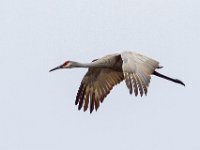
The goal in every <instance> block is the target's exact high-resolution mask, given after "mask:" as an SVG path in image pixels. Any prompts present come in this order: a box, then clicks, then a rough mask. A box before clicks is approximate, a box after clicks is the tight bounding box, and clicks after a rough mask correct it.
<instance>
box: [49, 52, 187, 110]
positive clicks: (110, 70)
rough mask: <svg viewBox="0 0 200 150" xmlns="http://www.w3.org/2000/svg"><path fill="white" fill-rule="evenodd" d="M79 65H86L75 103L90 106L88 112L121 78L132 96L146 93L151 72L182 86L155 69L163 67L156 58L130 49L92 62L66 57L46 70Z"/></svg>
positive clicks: (84, 107) (85, 107)
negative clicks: (62, 61)
mask: <svg viewBox="0 0 200 150" xmlns="http://www.w3.org/2000/svg"><path fill="white" fill-rule="evenodd" d="M78 67H79V68H88V71H87V73H86V74H85V76H84V77H83V79H82V81H81V85H80V87H79V90H78V93H77V95H76V100H75V104H76V105H78V110H81V109H82V108H83V110H84V111H86V110H87V109H88V106H89V109H90V113H92V112H93V110H94V108H95V110H96V111H97V109H98V108H99V106H100V103H102V102H103V100H104V98H105V97H106V96H107V95H108V94H109V93H110V91H111V90H112V88H113V87H114V86H115V85H117V84H118V83H120V82H121V81H123V80H125V83H126V86H127V87H128V89H129V92H130V94H132V93H133V92H134V94H135V96H137V95H138V94H140V95H141V96H142V95H143V94H145V95H147V90H148V86H149V83H150V79H151V75H155V76H157V77H161V78H163V79H166V80H169V81H172V82H175V83H178V84H181V85H183V86H185V84H184V83H183V82H182V81H181V80H179V79H173V78H171V77H168V76H165V75H163V74H161V73H158V72H157V71H156V69H160V68H162V66H160V65H159V62H158V61H156V60H154V59H151V58H149V57H146V56H144V55H141V54H139V53H136V52H130V51H125V52H122V53H119V54H110V55H106V56H104V57H102V58H100V59H95V60H93V61H92V62H91V63H79V62H75V61H65V62H64V63H63V64H62V65H59V66H58V67H55V68H53V69H51V70H50V71H49V72H51V71H54V70H57V69H67V68H78Z"/></svg>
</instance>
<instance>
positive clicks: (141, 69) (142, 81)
mask: <svg viewBox="0 0 200 150" xmlns="http://www.w3.org/2000/svg"><path fill="white" fill-rule="evenodd" d="M121 58H122V61H123V64H122V70H123V73H124V79H125V82H126V85H127V87H128V89H129V92H130V94H132V91H133V89H134V93H135V96H137V95H138V89H139V92H140V95H141V96H142V95H143V93H145V95H146V94H147V88H148V86H149V83H150V79H151V76H150V75H151V74H152V73H153V72H154V70H155V69H156V68H159V62H157V61H156V60H153V59H151V58H148V57H146V56H143V55H141V54H138V53H135V52H123V53H122V54H121Z"/></svg>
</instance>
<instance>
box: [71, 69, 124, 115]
mask: <svg viewBox="0 0 200 150" xmlns="http://www.w3.org/2000/svg"><path fill="white" fill-rule="evenodd" d="M123 79H124V75H123V73H122V72H120V71H116V70H112V69H108V68H89V69H88V72H87V73H86V74H85V76H84V77H83V80H82V82H81V85H80V87H79V90H78V93H77V96H76V101H75V104H76V105H78V109H79V110H80V109H81V108H82V107H83V110H84V111H86V110H87V109H88V105H90V106H89V108H90V113H92V112H93V110H94V108H95V110H96V111H97V110H98V108H99V107H100V103H102V102H103V100H104V98H105V97H106V96H107V95H108V94H109V93H110V91H111V90H112V88H113V87H114V86H115V85H116V84H118V83H120V82H121V81H122V80H123Z"/></svg>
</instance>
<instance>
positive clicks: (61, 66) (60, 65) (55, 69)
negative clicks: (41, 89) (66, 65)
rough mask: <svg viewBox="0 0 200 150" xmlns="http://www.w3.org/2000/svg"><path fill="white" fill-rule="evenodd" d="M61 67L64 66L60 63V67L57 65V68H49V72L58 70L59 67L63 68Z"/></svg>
mask: <svg viewBox="0 0 200 150" xmlns="http://www.w3.org/2000/svg"><path fill="white" fill-rule="evenodd" d="M61 68H63V65H60V66H58V67H55V68H53V69H51V70H49V72H51V71H54V70H58V69H61Z"/></svg>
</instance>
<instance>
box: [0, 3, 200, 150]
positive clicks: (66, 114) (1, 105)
mask: <svg viewBox="0 0 200 150" xmlns="http://www.w3.org/2000/svg"><path fill="white" fill-rule="evenodd" d="M199 8H200V2H199V1H197V0H151V1H150V0H104V1H103V0H71V1H70V0H56V1H54V0H34V1H28V0H17V1H16V0H4V1H3V0H1V1H0V76H1V78H0V91H1V94H0V149H2V150H36V149H37V150H44V149H48V150H55V149H59V150H66V149H87V150H94V149H95V150H102V149H115V150H122V149H125V150H133V149H136V150H177V149H181V150H189V149H190V150H199V149H200V109H199V108H200V96H199V91H200V89H199V83H200V78H199V77H200V68H199V64H200V61H199V55H200V9H199ZM124 50H132V51H137V52H140V53H142V54H145V55H147V56H149V57H152V58H154V59H156V60H158V61H159V62H160V63H161V65H163V66H164V68H163V69H162V70H160V72H161V73H163V74H166V75H169V76H172V77H176V78H179V79H181V80H183V81H184V82H185V84H186V87H183V86H180V85H177V84H174V83H172V82H168V81H166V80H162V79H159V78H156V77H152V80H151V84H150V88H149V93H148V96H146V97H142V98H140V97H137V98H136V97H134V96H133V95H132V96H130V95H129V92H128V89H127V88H126V86H125V84H124V83H121V84H120V85H118V86H116V87H115V88H114V89H113V90H112V91H111V93H110V94H109V95H108V96H107V98H106V99H105V100H104V102H103V104H101V107H100V109H99V110H98V112H97V113H96V112H93V114H92V115H90V114H89V112H88V111H87V112H85V113H84V112H82V111H78V110H77V107H76V106H75V104H74V101H75V97H76V93H77V90H78V88H79V85H80V82H81V80H82V77H83V75H84V74H85V72H86V71H87V70H86V69H71V70H61V71H57V72H52V73H49V72H48V70H49V69H51V68H53V67H55V66H57V65H59V64H61V63H63V62H64V61H65V60H74V61H80V62H90V61H91V60H93V59H95V58H99V57H102V56H104V55H106V54H110V53H116V52H121V51H124Z"/></svg>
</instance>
